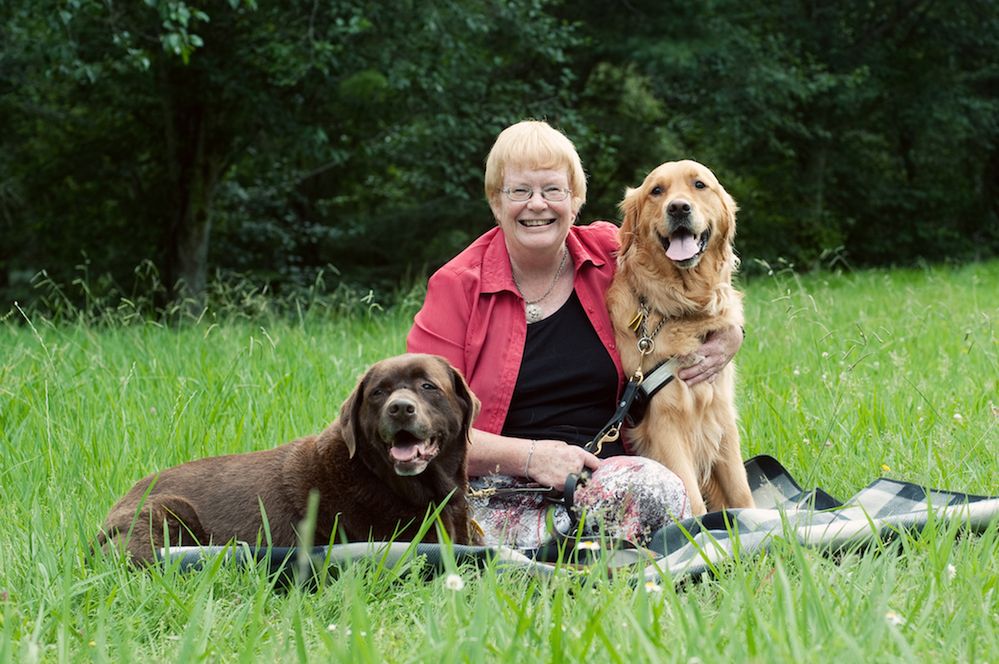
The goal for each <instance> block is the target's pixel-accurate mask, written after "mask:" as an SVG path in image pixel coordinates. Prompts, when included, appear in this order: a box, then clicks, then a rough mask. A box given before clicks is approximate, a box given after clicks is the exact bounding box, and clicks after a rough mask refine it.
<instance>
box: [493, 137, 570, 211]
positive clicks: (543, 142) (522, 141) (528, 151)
mask: <svg viewBox="0 0 999 664" xmlns="http://www.w3.org/2000/svg"><path fill="white" fill-rule="evenodd" d="M510 167H514V168H523V169H543V170H561V169H564V170H565V172H566V175H567V176H568V178H569V188H570V189H571V190H572V210H573V212H579V209H580V208H581V207H583V203H585V202H586V174H585V173H584V172H583V163H582V162H581V161H580V160H579V154H578V153H577V152H576V147H575V146H574V145H573V144H572V141H570V140H569V139H568V138H567V137H566V135H565V134H563V133H562V132H560V131H558V130H557V129H554V128H553V127H552V126H551V125H550V124H548V123H547V122H542V121H540V120H524V121H523V122H518V123H517V124H514V125H510V126H509V127H507V128H506V129H504V130H503V131H501V132H500V135H499V136H497V137H496V142H495V143H493V147H492V149H491V150H490V151H489V156H488V157H486V178H485V189H486V198H487V199H489V202H490V203H493V202H495V199H496V197H498V196H499V195H500V189H502V188H503V177H504V176H505V174H506V170H507V168H510Z"/></svg>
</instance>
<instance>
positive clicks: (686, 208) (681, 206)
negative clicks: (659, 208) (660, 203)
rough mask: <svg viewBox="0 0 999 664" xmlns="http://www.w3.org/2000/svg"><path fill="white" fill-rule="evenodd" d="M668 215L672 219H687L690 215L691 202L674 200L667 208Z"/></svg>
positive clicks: (679, 199) (680, 199)
mask: <svg viewBox="0 0 999 664" xmlns="http://www.w3.org/2000/svg"><path fill="white" fill-rule="evenodd" d="M666 213H667V214H668V215H669V216H671V217H686V216H687V215H688V214H690V202H689V201H685V200H684V199H682V198H674V199H673V200H671V201H670V202H669V205H667V206H666Z"/></svg>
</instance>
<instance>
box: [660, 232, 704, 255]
mask: <svg viewBox="0 0 999 664" xmlns="http://www.w3.org/2000/svg"><path fill="white" fill-rule="evenodd" d="M696 255H697V241H696V240H695V239H694V236H693V234H691V233H690V232H689V231H684V230H679V231H676V232H675V233H673V234H672V235H670V237H669V249H667V250H666V256H667V257H668V258H669V259H670V260H673V261H685V260H688V259H691V258H693V257H694V256H696Z"/></svg>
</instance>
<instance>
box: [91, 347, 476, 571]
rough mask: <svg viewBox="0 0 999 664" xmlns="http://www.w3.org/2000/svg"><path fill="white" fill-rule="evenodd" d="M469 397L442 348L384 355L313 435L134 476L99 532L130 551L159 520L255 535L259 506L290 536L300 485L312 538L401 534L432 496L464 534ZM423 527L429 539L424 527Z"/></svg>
mask: <svg viewBox="0 0 999 664" xmlns="http://www.w3.org/2000/svg"><path fill="white" fill-rule="evenodd" d="M478 408H479V403H478V400H477V399H476V398H475V396H474V395H473V394H472V393H471V391H470V390H469V389H468V385H467V384H466V383H465V380H464V378H462V376H461V375H460V374H459V373H458V372H457V371H456V370H455V369H454V368H453V367H451V365H450V364H448V363H447V361H446V360H444V359H443V358H440V357H437V356H432V355H400V356H398V357H393V358H390V359H387V360H383V361H381V362H378V363H377V364H375V365H374V366H372V367H371V368H370V369H369V370H368V371H367V373H366V374H365V375H364V377H363V378H361V381H360V383H358V385H357V387H356V388H355V389H354V391H353V393H352V394H351V395H350V396H349V397H348V398H347V400H346V402H344V404H343V406H342V407H341V409H340V417H339V418H338V419H337V420H336V421H334V422H333V423H332V424H331V425H330V426H329V427H327V429H326V430H325V431H323V432H322V433H321V434H319V435H318V436H308V437H306V438H300V439H298V440H295V441H293V442H290V443H287V444H285V445H281V446H280V447H277V448H274V449H270V450H264V451H260V452H250V453H248V454H235V455H230V456H221V457H213V458H209V459H201V460H198V461H192V462H190V463H185V464H182V465H180V466H176V467H173V468H169V469H167V470H164V471H162V472H160V473H157V474H154V475H150V476H149V477H146V478H145V479H143V480H141V481H140V482H139V483H138V484H136V485H135V486H134V487H132V489H131V491H129V492H128V494H126V495H125V497H124V498H122V499H121V500H120V501H119V502H118V503H117V504H116V505H115V506H114V507H113V508H112V509H111V513H110V514H109V515H108V517H107V519H106V520H105V522H104V525H103V527H102V532H101V534H100V535H99V536H98V543H99V544H101V545H104V544H106V543H107V542H112V543H114V544H115V545H116V546H119V547H120V546H124V548H125V549H126V550H127V551H128V552H129V553H130V554H131V555H132V558H133V559H134V560H136V561H141V562H151V561H153V560H155V550H156V549H158V548H160V547H161V546H163V543H164V527H166V529H167V531H168V533H169V541H170V544H171V546H177V545H185V544H187V545H189V544H195V543H200V544H208V543H210V542H214V543H216V544H219V543H224V542H227V541H230V540H241V541H246V542H249V543H250V544H256V543H257V542H258V541H262V542H266V541H267V540H266V539H265V538H266V535H265V534H264V520H263V519H262V517H261V514H262V513H263V514H264V515H265V516H266V523H267V527H268V528H269V533H270V541H271V543H272V544H273V545H274V546H292V545H294V544H296V542H297V541H298V533H296V528H297V527H298V525H299V523H300V522H301V521H302V519H303V518H304V517H305V516H306V508H307V504H308V500H309V493H310V491H317V492H318V494H319V501H318V513H317V517H318V518H317V520H316V525H315V532H314V533H313V534H312V535H313V538H312V541H313V543H315V544H317V545H318V544H325V543H327V542H329V541H330V538H331V536H333V537H334V538H336V539H341V538H343V539H346V540H348V541H367V540H369V539H374V540H388V539H391V538H395V539H401V540H407V539H412V538H413V537H414V536H415V535H416V533H417V530H418V529H419V527H420V525H421V524H422V523H423V520H424V517H426V516H427V514H428V511H429V510H432V509H435V508H436V507H438V506H440V505H444V507H443V508H442V510H441V512H440V520H441V523H442V524H443V526H444V529H445V530H446V531H447V533H448V535H449V536H450V537H451V539H452V540H453V541H454V542H456V543H459V544H468V543H472V542H473V541H475V540H476V539H477V538H476V537H474V536H473V535H472V530H471V527H472V526H471V523H470V521H469V516H468V506H467V503H466V502H465V494H466V492H467V489H468V477H467V475H466V470H465V457H466V454H467V447H468V444H469V437H468V436H469V428H470V427H471V423H472V420H473V419H474V417H475V415H476V413H477V412H478ZM445 502H446V505H445V504H444V503H445ZM334 524H336V527H337V528H338V532H337V533H334V532H333V528H334ZM426 539H427V540H430V541H433V540H436V531H435V529H434V528H433V527H431V528H430V530H429V532H428V533H427V536H426Z"/></svg>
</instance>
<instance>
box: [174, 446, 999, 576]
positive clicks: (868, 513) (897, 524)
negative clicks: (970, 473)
mask: <svg viewBox="0 0 999 664" xmlns="http://www.w3.org/2000/svg"><path fill="white" fill-rule="evenodd" d="M746 473H747V475H748V477H749V485H750V487H751V488H752V490H753V498H754V500H755V503H756V507H755V508H754V509H739V510H732V511H728V512H712V513H709V514H705V515H704V516H702V517H700V518H696V517H695V518H690V519H685V520H683V521H680V522H677V523H673V524H670V525H668V526H666V527H664V528H662V529H661V530H659V531H658V532H657V533H656V534H655V535H654V536H653V538H652V540H651V542H649V544H648V545H647V546H646V547H645V548H634V547H623V548H615V549H614V550H613V551H609V552H603V554H602V555H604V556H605V557H604V560H605V562H606V564H608V565H609V566H611V567H621V566H634V565H637V566H642V569H643V574H644V577H645V578H646V580H660V579H661V578H663V577H671V578H672V579H674V580H678V579H681V578H684V577H687V576H699V575H701V574H704V573H707V572H712V571H713V570H715V569H716V567H717V565H718V564H719V563H722V562H724V561H726V560H730V559H731V558H732V555H733V553H734V552H735V551H736V550H738V552H739V554H740V555H741V556H747V555H753V554H756V553H759V552H762V551H765V550H766V549H767V548H768V547H769V545H770V542H772V541H773V538H774V537H783V538H796V539H797V540H798V541H799V542H801V543H802V544H805V545H807V546H814V547H819V548H823V549H828V550H836V549H842V548H845V547H852V546H856V545H860V544H863V543H864V542H869V541H873V540H875V539H878V538H889V537H892V536H894V535H895V534H897V533H898V532H899V531H901V530H907V531H917V532H918V531H920V530H922V528H923V527H924V526H925V525H926V524H927V523H929V522H930V521H931V520H934V519H935V520H936V521H937V522H938V523H953V522H955V521H956V522H959V523H960V525H961V526H962V527H965V528H967V529H969V530H971V531H972V532H981V531H983V530H985V528H986V527H988V525H989V524H990V523H991V522H992V521H994V520H995V519H996V518H997V517H999V498H990V497H985V496H974V495H969V494H963V493H955V492H952V491H940V490H935V489H926V488H923V487H920V486H917V485H915V484H912V483H909V482H900V481H897V480H890V479H885V478H881V479H877V480H875V481H874V482H872V483H871V484H870V485H868V486H867V487H866V488H864V489H862V490H861V491H860V492H858V493H857V494H856V495H854V496H853V497H852V498H850V499H849V500H847V501H845V502H841V501H839V500H836V499H835V498H833V497H832V496H830V495H829V494H827V493H826V492H824V491H822V490H821V489H817V488H816V489H811V490H809V491H805V490H803V489H802V488H801V487H800V486H799V485H798V483H797V482H796V481H795V480H794V478H793V477H792V476H791V474H790V473H789V472H788V471H787V470H786V469H785V468H784V467H783V466H782V465H781V464H780V463H779V462H778V461H777V460H776V459H774V458H773V457H770V456H765V455H763V456H757V457H753V458H752V459H750V460H749V461H747V462H746ZM589 541H590V542H591V543H590V544H589V546H587V545H586V544H583V543H582V542H567V543H562V545H563V546H562V550H561V551H560V553H561V555H563V556H564V555H565V544H569V545H570V548H574V549H575V550H574V551H573V553H574V556H575V557H574V560H576V561H579V562H586V558H587V557H592V556H595V555H598V553H599V552H596V551H594V549H593V546H594V545H593V544H592V540H589ZM556 548H557V547H552V546H549V547H546V548H545V549H543V550H524V551H518V550H514V549H510V548H507V547H473V546H454V547H452V548H448V549H445V548H443V547H440V546H438V545H436V544H412V543H406V542H394V543H384V542H372V543H353V544H338V545H331V546H321V547H315V548H313V549H311V550H309V551H299V550H296V549H294V548H275V549H267V550H263V549H250V548H248V547H246V546H245V545H242V546H228V547H174V548H172V549H169V550H163V551H161V558H162V559H163V560H164V561H165V562H172V563H175V564H178V565H179V566H180V567H181V568H182V569H187V568H192V567H200V566H202V565H203V564H204V563H205V562H206V560H207V559H209V558H213V557H215V556H218V555H223V556H225V557H226V558H228V559H234V560H255V561H257V562H258V563H262V564H265V565H267V566H269V567H270V569H271V570H272V571H274V572H279V573H286V574H291V573H295V572H299V573H300V572H308V571H309V570H312V571H315V570H321V569H329V568H335V567H337V566H339V565H342V564H345V563H349V562H351V561H356V560H358V559H364V558H366V559H372V560H376V561H379V562H381V563H382V564H386V565H395V564H398V563H400V562H405V561H407V560H411V559H412V557H413V556H421V557H423V558H424V559H425V561H426V563H427V568H428V569H429V570H432V571H434V570H435V571H441V570H443V569H444V568H445V567H446V566H447V564H449V563H451V562H453V563H457V564H461V563H465V562H474V563H477V564H481V563H484V562H485V561H487V560H496V561H498V562H499V564H501V565H502V566H504V567H512V568H514V569H523V570H528V571H531V572H534V573H538V574H544V575H548V574H552V573H554V571H555V570H556V569H558V568H557V567H556V566H555V565H553V564H552V561H553V559H554V557H555V554H556Z"/></svg>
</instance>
